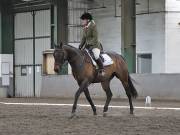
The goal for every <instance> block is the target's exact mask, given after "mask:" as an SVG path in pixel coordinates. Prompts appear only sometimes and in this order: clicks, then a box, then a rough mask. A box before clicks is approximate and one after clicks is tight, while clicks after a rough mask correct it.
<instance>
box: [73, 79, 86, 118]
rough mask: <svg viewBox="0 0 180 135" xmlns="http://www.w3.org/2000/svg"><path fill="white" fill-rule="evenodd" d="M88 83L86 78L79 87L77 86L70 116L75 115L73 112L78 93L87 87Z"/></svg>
mask: <svg viewBox="0 0 180 135" xmlns="http://www.w3.org/2000/svg"><path fill="white" fill-rule="evenodd" d="M88 85H89V82H88V80H84V81H82V83H81V84H80V87H79V89H78V91H77V92H76V94H75V99H74V104H73V107H72V116H71V118H72V117H74V116H75V112H76V108H77V102H78V98H79V96H80V94H81V93H82V92H83V91H84V90H85V89H86V88H87V87H88Z"/></svg>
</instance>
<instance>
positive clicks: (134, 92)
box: [128, 75, 138, 98]
mask: <svg viewBox="0 0 180 135" xmlns="http://www.w3.org/2000/svg"><path fill="white" fill-rule="evenodd" d="M128 85H129V89H130V92H131V96H132V97H133V98H137V97H138V93H137V90H136V88H135V87H134V85H133V83H132V81H131V77H130V75H128Z"/></svg>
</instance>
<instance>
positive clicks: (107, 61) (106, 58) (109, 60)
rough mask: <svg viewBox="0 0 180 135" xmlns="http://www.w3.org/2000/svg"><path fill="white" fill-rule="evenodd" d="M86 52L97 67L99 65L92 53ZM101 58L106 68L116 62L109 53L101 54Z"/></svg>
mask: <svg viewBox="0 0 180 135" xmlns="http://www.w3.org/2000/svg"><path fill="white" fill-rule="evenodd" d="M85 51H86V52H87V54H88V55H89V57H90V58H91V61H92V63H93V65H94V66H97V63H96V62H95V60H94V59H93V57H92V55H91V53H90V52H89V51H88V50H87V49H85ZM100 57H101V58H102V60H103V65H104V66H109V65H112V64H113V63H114V62H113V60H112V58H111V57H110V56H109V55H108V54H107V53H101V55H100Z"/></svg>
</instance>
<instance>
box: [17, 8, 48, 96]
mask: <svg viewBox="0 0 180 135" xmlns="http://www.w3.org/2000/svg"><path fill="white" fill-rule="evenodd" d="M50 20H51V19H50V10H40V11H32V12H25V13H16V14H15V16H14V37H15V40H14V42H15V43H14V45H15V47H14V55H15V96H16V97H39V96H40V91H41V78H42V71H41V69H42V62H43V60H42V52H43V51H44V50H46V49H49V48H50V41H51V26H50V24H51V23H50Z"/></svg>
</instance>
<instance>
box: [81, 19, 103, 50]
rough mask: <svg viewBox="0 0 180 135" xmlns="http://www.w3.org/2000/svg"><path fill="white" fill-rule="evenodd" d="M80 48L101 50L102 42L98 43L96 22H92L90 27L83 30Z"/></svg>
mask: <svg viewBox="0 0 180 135" xmlns="http://www.w3.org/2000/svg"><path fill="white" fill-rule="evenodd" d="M79 47H80V48H84V47H85V48H87V49H88V50H92V49H93V48H99V49H101V45H100V42H99V41H98V32H97V28H96V24H95V23H94V21H93V20H92V21H90V22H89V24H88V26H86V27H84V28H83V37H82V39H81V43H80V46H79Z"/></svg>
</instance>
